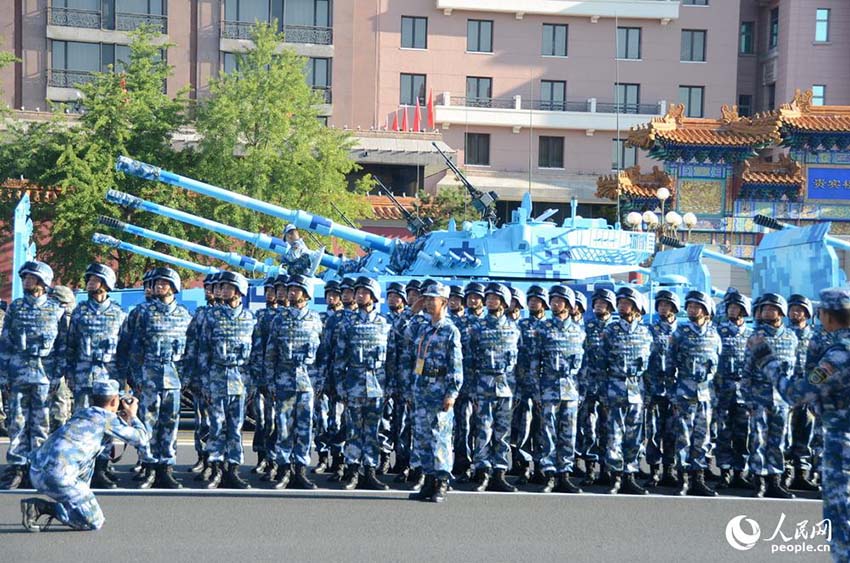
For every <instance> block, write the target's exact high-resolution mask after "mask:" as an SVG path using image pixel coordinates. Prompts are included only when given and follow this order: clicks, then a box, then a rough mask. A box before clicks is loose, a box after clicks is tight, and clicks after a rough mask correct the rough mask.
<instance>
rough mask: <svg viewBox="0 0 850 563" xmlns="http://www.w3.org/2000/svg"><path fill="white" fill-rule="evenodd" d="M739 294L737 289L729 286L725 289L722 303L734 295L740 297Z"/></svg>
mask: <svg viewBox="0 0 850 563" xmlns="http://www.w3.org/2000/svg"><path fill="white" fill-rule="evenodd" d="M740 294H741V292H740V291H738V288H737V287H732V286H731V285H730V286H729V287H727V288H726V293H724V294H723V302H724V303H726V302H727V301H729V299H730V298H731V297H733V296H735V295H740Z"/></svg>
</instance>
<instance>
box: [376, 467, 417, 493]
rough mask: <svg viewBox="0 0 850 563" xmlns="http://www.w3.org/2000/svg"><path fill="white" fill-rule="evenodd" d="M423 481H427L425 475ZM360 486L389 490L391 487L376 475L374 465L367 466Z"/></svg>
mask: <svg viewBox="0 0 850 563" xmlns="http://www.w3.org/2000/svg"><path fill="white" fill-rule="evenodd" d="M422 482H423V483H424V482H425V479H424V476H423V479H422ZM360 488H361V489H366V490H367V491H387V490H389V487H388V486H387V485H385V484H384V483H382V482H381V481H380V480H379V479H378V476H377V475H375V468H374V467H367V468H366V475H365V476H364V478H363V482H362V483H360Z"/></svg>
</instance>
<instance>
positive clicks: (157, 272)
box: [151, 268, 183, 294]
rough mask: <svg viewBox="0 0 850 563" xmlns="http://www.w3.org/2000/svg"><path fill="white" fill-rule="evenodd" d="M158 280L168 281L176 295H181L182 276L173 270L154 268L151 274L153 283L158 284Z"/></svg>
mask: <svg viewBox="0 0 850 563" xmlns="http://www.w3.org/2000/svg"><path fill="white" fill-rule="evenodd" d="M156 280H166V281H168V282H169V283H170V284H171V288H172V289H173V290H174V293H175V294H177V293H180V290H181V289H182V288H183V284H182V283H181V281H180V274H178V273H177V272H175V271H174V270H172V269H171V268H154V270H153V272H152V273H151V282H152V283H156Z"/></svg>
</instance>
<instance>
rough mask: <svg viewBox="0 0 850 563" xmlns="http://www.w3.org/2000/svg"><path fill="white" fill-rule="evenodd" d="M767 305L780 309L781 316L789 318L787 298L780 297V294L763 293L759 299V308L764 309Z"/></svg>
mask: <svg viewBox="0 0 850 563" xmlns="http://www.w3.org/2000/svg"><path fill="white" fill-rule="evenodd" d="M765 305H772V306H774V307H776V308H777V309H779V314H780V315H782V316H783V317H787V316H788V302H787V301H785V298H784V297H782V296H781V295H779V294H778V293H763V294H762V296H761V297H760V298H759V304H758V306H759V307H764V306H765Z"/></svg>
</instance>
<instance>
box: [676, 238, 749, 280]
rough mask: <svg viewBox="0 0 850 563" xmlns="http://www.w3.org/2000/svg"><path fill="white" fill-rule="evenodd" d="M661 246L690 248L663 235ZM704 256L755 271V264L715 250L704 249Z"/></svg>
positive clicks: (677, 240)
mask: <svg viewBox="0 0 850 563" xmlns="http://www.w3.org/2000/svg"><path fill="white" fill-rule="evenodd" d="M659 240H660V241H661V244H663V245H666V246H672V247H673V248H685V247H686V246H688V245H687V244H685V243H683V242H682V241H680V240H679V239H677V238H673V237H670V236H667V235H662V236H661V238H660V239H659ZM702 255H703V256H705V257H706V258H710V259H712V260H716V261H718V262H724V263H726V264H730V265H732V266H735V267H736V268H741V269H743V270H747V271H748V272H751V271H752V270H753V263H752V262H748V261H747V260H741V259H740V258H735V257H734V256H727V255H726V254H720V253H719V252H715V251H713V250H708V249H707V248H705V247H703V249H702Z"/></svg>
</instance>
